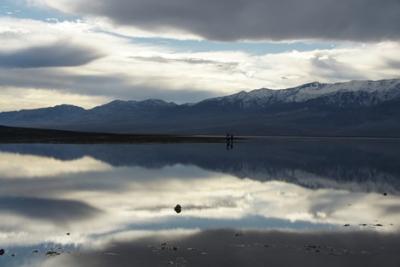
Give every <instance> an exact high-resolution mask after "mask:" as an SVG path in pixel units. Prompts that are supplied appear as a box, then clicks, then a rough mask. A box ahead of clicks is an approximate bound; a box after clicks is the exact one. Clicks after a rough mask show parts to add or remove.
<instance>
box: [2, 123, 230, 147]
mask: <svg viewBox="0 0 400 267" xmlns="http://www.w3.org/2000/svg"><path fill="white" fill-rule="evenodd" d="M219 142H225V138H224V137H212V136H179V135H161V134H160V135H146V134H109V133H88V132H72V131H59V130H46V129H30V128H16V127H5V126H0V143H55V144H102V143H110V144H118V143H219Z"/></svg>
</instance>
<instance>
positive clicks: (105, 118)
mask: <svg viewBox="0 0 400 267" xmlns="http://www.w3.org/2000/svg"><path fill="white" fill-rule="evenodd" d="M0 125H5V126H18V127H34V128H47V129H60V130H75V131H92V132H93V131H94V132H112V133H128V132H129V133H140V134H142V133H156V134H160V133H163V134H225V133H226V132H232V133H235V134H236V135H288V136H365V137H370V136H373V137H400V79H392V80H380V81H351V82H346V83H334V84H326V83H319V82H313V83H308V84H304V85H301V86H298V87H294V88H289V89H282V90H271V89H265V88H263V89H258V90H253V91H250V92H245V91H242V92H239V93H237V94H233V95H229V96H224V97H217V98H210V99H206V100H204V101H201V102H198V103H187V104H176V103H172V102H166V101H163V100H157V99H149V100H145V101H122V100H116V101H113V102H110V103H108V104H105V105H101V106H98V107H95V108H92V109H83V108H81V107H77V106H72V105H60V106H55V107H49V108H41V109H34V110H21V111H13V112H3V113H0Z"/></svg>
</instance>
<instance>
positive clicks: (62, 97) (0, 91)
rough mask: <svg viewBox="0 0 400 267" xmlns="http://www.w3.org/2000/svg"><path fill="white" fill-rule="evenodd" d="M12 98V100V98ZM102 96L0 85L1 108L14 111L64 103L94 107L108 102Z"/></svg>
mask: <svg viewBox="0 0 400 267" xmlns="http://www.w3.org/2000/svg"><path fill="white" fill-rule="evenodd" d="M10 99H12V101H11V100H10ZM108 101H109V99H107V98H105V97H101V96H85V95H79V94H74V93H68V92H62V91H57V90H47V89H23V90H22V89H19V88H13V87H5V88H2V87H0V110H1V111H13V110H16V109H35V108H41V107H51V106H56V105H62V104H70V105H76V106H80V107H83V108H92V107H95V106H98V105H100V104H104V103H106V102H108Z"/></svg>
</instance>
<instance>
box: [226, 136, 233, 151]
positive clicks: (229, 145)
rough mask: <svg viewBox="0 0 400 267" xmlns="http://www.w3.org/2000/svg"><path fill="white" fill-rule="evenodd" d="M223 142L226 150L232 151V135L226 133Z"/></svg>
mask: <svg viewBox="0 0 400 267" xmlns="http://www.w3.org/2000/svg"><path fill="white" fill-rule="evenodd" d="M225 140H226V149H227V150H230V149H233V140H234V136H233V134H229V133H227V134H226V138H225Z"/></svg>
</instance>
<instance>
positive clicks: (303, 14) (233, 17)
mask: <svg viewBox="0 0 400 267" xmlns="http://www.w3.org/2000/svg"><path fill="white" fill-rule="evenodd" d="M36 2H40V3H41V4H45V5H47V6H50V7H53V8H56V9H59V10H62V11H64V12H71V13H75V14H80V15H83V16H97V17H99V16H100V17H107V18H110V19H111V20H112V21H113V22H115V23H117V24H121V25H130V26H134V27H136V28H140V29H144V30H147V31H151V32H158V33H160V32H165V31H171V32H173V31H175V32H186V33H189V34H195V35H197V36H201V37H203V38H206V39H212V40H223V41H233V40H241V39H242V40H243V39H250V40H262V39H268V40H294V39H296V40H297V39H331V40H332V39H333V40H354V41H376V40H394V39H396V40H397V39H399V37H400V31H399V30H398V25H399V23H400V19H399V18H400V2H399V1H398V0H386V1H376V0H351V1H347V0H341V1H337V0H302V1H298V0H281V1H275V0H245V1H244V0H204V1H198V0H185V1H182V0H170V1H168V2H166V1H163V0H116V1H107V0H73V1H71V0H61V1H53V0H36Z"/></svg>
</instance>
